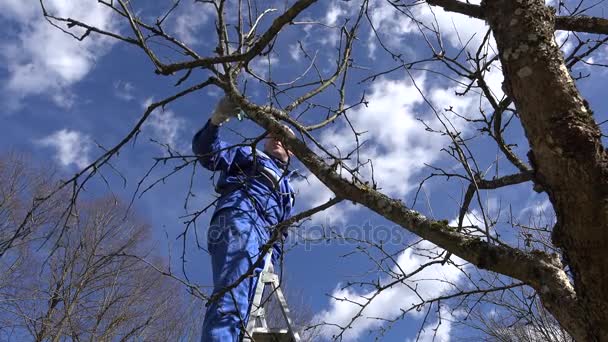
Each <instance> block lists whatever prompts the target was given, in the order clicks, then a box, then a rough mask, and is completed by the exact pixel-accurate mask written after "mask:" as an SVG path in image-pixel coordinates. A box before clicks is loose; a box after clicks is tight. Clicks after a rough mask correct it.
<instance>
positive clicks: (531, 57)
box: [482, 0, 608, 340]
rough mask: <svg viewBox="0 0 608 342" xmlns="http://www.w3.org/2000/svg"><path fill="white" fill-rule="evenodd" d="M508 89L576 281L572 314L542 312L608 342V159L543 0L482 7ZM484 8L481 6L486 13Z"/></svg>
mask: <svg viewBox="0 0 608 342" xmlns="http://www.w3.org/2000/svg"><path fill="white" fill-rule="evenodd" d="M483 6H485V8H484V12H485V13H486V18H487V21H488V23H489V24H490V26H491V28H492V30H493V32H494V36H495V38H496V43H497V45H498V49H499V51H500V60H501V62H502V65H503V73H504V77H505V86H506V88H507V89H508V91H509V92H510V93H511V95H512V97H513V99H514V102H515V105H516V107H517V109H518V111H519V115H520V117H521V122H522V125H523V127H524V129H525V132H526V136H527V138H528V140H529V142H530V146H531V147H532V150H531V151H530V153H529V157H530V161H531V162H532V164H533V165H534V169H535V179H536V181H537V182H539V183H540V184H541V185H542V186H543V188H544V189H546V191H547V193H548V195H549V197H550V200H551V203H552V204H553V207H554V209H555V212H556V214H557V224H556V226H555V227H554V230H553V243H554V244H555V245H556V246H558V247H561V249H562V251H563V256H564V259H565V260H566V263H567V264H568V266H570V269H571V271H572V274H573V276H574V290H575V293H576V297H575V298H573V300H575V301H576V302H577V305H579V306H581V307H584V308H585V310H584V311H583V312H582V314H583V315H582V316H574V315H573V313H572V312H570V311H567V310H564V308H562V307H560V306H559V305H557V304H559V298H555V294H553V293H549V292H546V291H543V288H541V289H540V291H539V293H540V295H541V297H542V298H543V301H544V303H545V305H546V306H547V308H548V309H549V310H550V311H551V312H552V313H553V314H554V315H555V316H557V317H558V319H559V320H560V322H561V323H562V324H563V325H565V326H567V327H568V329H569V330H570V331H571V332H572V333H573V335H574V336H576V337H578V339H580V340H608V325H607V324H606V322H608V293H607V292H606V289H608V262H607V260H608V255H606V251H605V250H604V249H603V248H602V247H603V246H605V245H606V243H608V229H607V227H608V222H607V215H606V213H607V212H606V209H607V208H606V201H607V199H608V192H607V189H606V185H607V184H608V183H607V180H608V179H607V178H606V177H607V171H608V168H607V167H608V163H607V162H608V160H607V155H606V151H605V149H604V147H603V146H602V143H601V140H600V137H601V134H600V130H599V128H598V126H597V124H596V123H595V120H594V119H593V112H592V111H591V110H590V109H589V107H588V105H587V103H586V101H585V100H584V99H583V98H582V96H581V95H580V93H579V91H578V90H577V88H576V85H575V84H574V81H573V79H572V77H571V76H570V74H569V72H568V69H567V68H566V65H565V63H564V59H563V57H562V53H561V51H560V50H559V48H558V46H557V44H556V42H555V40H554V27H555V24H554V23H555V14H554V11H553V10H552V9H550V8H548V7H546V6H545V4H544V1H542V0H526V1H521V0H518V1H511V0H502V1H486V2H485V3H484V4H483ZM483 6H482V8H483Z"/></svg>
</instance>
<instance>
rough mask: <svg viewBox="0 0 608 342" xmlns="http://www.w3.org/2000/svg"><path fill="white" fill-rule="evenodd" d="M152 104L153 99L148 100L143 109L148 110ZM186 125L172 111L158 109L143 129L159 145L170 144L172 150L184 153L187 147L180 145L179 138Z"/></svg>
mask: <svg viewBox="0 0 608 342" xmlns="http://www.w3.org/2000/svg"><path fill="white" fill-rule="evenodd" d="M152 102H153V99H152V98H149V99H147V100H146V101H145V102H144V104H143V107H144V108H147V107H148V106H149V105H150V104H151V103H152ZM185 125H186V121H185V120H184V119H182V118H179V117H177V116H176V114H175V112H173V111H172V110H170V109H162V108H158V109H156V110H155V111H153V112H152V114H151V115H150V116H149V117H148V119H147V120H146V122H145V123H144V125H143V129H144V131H146V133H147V134H149V135H150V137H151V138H152V139H154V140H156V141H158V142H159V143H162V144H169V146H171V148H172V149H177V150H178V151H183V150H185V148H186V147H185V146H182V144H180V142H179V141H178V137H179V136H180V131H181V130H182V129H183V128H184V127H185ZM163 150H164V148H163Z"/></svg>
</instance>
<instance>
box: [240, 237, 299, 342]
mask: <svg viewBox="0 0 608 342" xmlns="http://www.w3.org/2000/svg"><path fill="white" fill-rule="evenodd" d="M279 285H280V284H279V276H278V275H276V274H275V273H274V268H273V266H272V249H271V250H269V251H268V253H267V254H266V256H265V258H264V268H263V269H262V272H261V273H260V275H259V278H258V283H257V285H256V288H255V295H254V297H253V302H252V304H251V309H250V311H249V322H248V323H247V332H246V333H245V336H244V337H243V342H300V341H301V339H300V335H299V334H298V332H297V331H295V329H294V327H293V322H292V321H291V318H289V307H288V306H287V301H286V300H285V296H284V295H283V291H281V288H280V286H279ZM266 286H269V287H270V290H271V291H272V292H271V296H274V297H275V299H276V300H277V301H278V303H279V307H280V308H281V313H282V314H283V318H284V319H285V322H286V323H287V329H272V328H269V327H268V322H267V321H266V308H265V307H264V304H265V303H268V302H269V300H265V303H264V304H263V303H262V299H263V295H264V290H265V288H266ZM268 299H270V298H268Z"/></svg>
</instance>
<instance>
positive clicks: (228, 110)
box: [211, 96, 240, 126]
mask: <svg viewBox="0 0 608 342" xmlns="http://www.w3.org/2000/svg"><path fill="white" fill-rule="evenodd" d="M239 112H240V108H239V107H238V106H237V105H236V103H234V101H232V100H231V99H230V97H228V96H224V97H222V99H221V100H220V102H218V103H217V105H216V106H215V110H214V111H213V115H211V123H212V124H214V125H216V126H220V125H221V124H223V123H224V122H226V121H228V120H230V118H231V117H233V116H236V115H237V114H238V113H239Z"/></svg>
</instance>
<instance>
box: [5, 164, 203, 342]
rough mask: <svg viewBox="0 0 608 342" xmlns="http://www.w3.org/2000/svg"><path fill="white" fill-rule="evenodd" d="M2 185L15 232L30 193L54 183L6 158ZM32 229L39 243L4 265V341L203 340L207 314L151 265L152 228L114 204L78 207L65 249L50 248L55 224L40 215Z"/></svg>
mask: <svg viewBox="0 0 608 342" xmlns="http://www.w3.org/2000/svg"><path fill="white" fill-rule="evenodd" d="M0 175H1V176H0V190H1V194H2V206H1V207H0V209H1V210H2V219H1V221H0V224H1V225H2V227H4V228H10V227H12V225H13V224H14V219H15V218H16V217H19V215H20V214H23V211H24V207H25V209H27V205H24V203H28V201H27V200H28V198H30V196H32V195H33V194H34V193H35V192H36V191H33V192H28V191H26V190H28V189H32V188H38V187H46V188H48V187H49V186H50V185H52V184H51V183H50V182H52V181H53V177H51V176H44V173H43V172H41V171H40V170H35V169H34V168H33V167H32V166H31V163H29V162H27V161H26V160H25V159H24V158H22V157H18V156H16V155H9V156H5V157H3V158H1V162H0ZM39 181H42V184H39V183H38V182H39ZM66 199H69V197H66ZM20 211H21V212H20ZM25 211H26V212H27V210H25ZM59 213H60V211H55V212H54V214H59ZM45 214H49V212H47V213H45ZM32 221H33V222H32V224H31V225H29V226H28V229H31V230H32V233H31V234H30V235H29V236H30V237H35V236H38V237H39V238H37V239H36V238H32V239H29V240H28V241H26V242H23V241H22V242H21V243H20V244H19V246H16V247H15V248H13V249H11V251H9V253H7V254H6V255H5V256H4V257H3V258H2V259H1V263H0V267H1V268H0V274H2V276H1V277H0V322H1V323H0V326H1V328H0V336H1V339H2V340H9V341H10V340H15V341H19V340H35V341H65V340H71V341H84V340H88V341H136V340H146V341H176V340H179V339H180V338H181V339H184V340H195V336H196V335H198V333H199V332H198V330H199V329H197V328H195V327H196V325H197V324H200V322H197V320H200V319H201V316H202V311H201V310H200V306H198V305H192V303H191V301H192V300H191V299H190V296H189V295H188V294H187V293H186V292H184V291H183V289H182V288H181V287H179V284H178V283H177V282H175V281H173V279H171V278H169V277H166V276H164V275H162V274H161V273H159V272H157V271H156V269H155V268H153V267H150V264H149V263H144V262H142V260H141V258H144V257H150V258H152V257H154V256H153V255H150V250H151V249H152V247H153V246H151V245H150V241H151V239H150V237H149V236H148V234H149V226H147V225H145V224H143V223H142V222H141V220H139V219H137V218H136V217H135V216H134V214H133V213H132V212H131V213H128V212H127V210H126V207H125V206H124V205H122V204H121V203H119V202H116V201H115V200H114V199H111V198H108V199H100V200H89V201H86V202H85V203H79V204H78V205H76V208H75V210H74V212H73V215H72V216H71V217H70V218H69V220H68V226H69V227H68V229H66V230H65V232H64V234H63V235H62V236H61V237H59V238H58V240H57V243H56V244H45V239H44V237H45V236H47V234H48V233H49V230H52V229H53V228H54V226H53V224H52V223H53V222H55V221H56V218H55V220H54V219H53V217H51V216H47V217H46V221H43V220H42V217H41V216H39V215H34V216H32ZM4 232H6V231H4ZM51 252H52V253H51ZM156 259H158V260H156V262H153V263H154V264H157V267H162V259H159V258H158V257H156ZM150 262H151V263H152V261H150Z"/></svg>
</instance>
